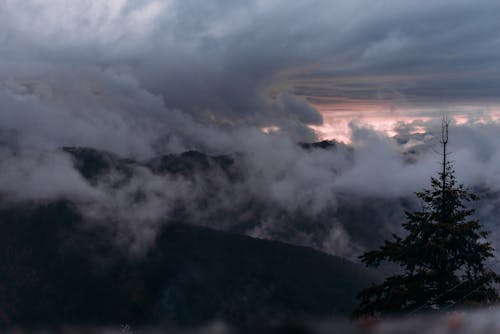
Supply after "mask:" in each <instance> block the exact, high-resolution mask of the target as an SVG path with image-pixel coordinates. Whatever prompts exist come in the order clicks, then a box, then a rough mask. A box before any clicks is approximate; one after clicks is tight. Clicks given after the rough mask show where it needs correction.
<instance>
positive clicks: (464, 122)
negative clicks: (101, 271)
mask: <svg viewBox="0 0 500 334" xmlns="http://www.w3.org/2000/svg"><path fill="white" fill-rule="evenodd" d="M499 72H500V2H497V1H485V0H477V1H474V2H471V1H465V0H455V1H451V0H446V1H445V0H435V1H410V0H406V1H387V0H381V1H376V2H375V1H368V0H364V1H361V0H345V1H343V0H338V1H330V0H294V1H288V0H286V1H285V0H253V1H235V0H213V1H195V0H163V1H158V0H134V1H132V0H130V1H127V0H110V1H100V0H81V1H70V0H51V1H42V0H23V1H18V0H0V157H1V159H0V170H1V171H2V173H0V196H4V197H7V198H10V199H12V200H27V199H28V200H48V199H57V198H61V197H65V198H66V197H71V198H72V199H74V200H75V201H78V202H79V203H80V204H81V208H82V210H86V212H87V213H88V214H89V216H92V217H94V216H95V215H97V214H98V213H104V214H105V215H108V214H112V213H114V214H117V215H119V217H120V219H122V220H123V221H124V223H123V224H122V225H123V226H122V227H123V229H124V230H123V231H122V232H123V234H126V233H129V234H130V233H132V234H134V235H135V236H136V237H137V236H141V235H142V236H144V238H145V239H147V240H152V239H154V231H155V230H156V229H157V228H158V226H159V225H158V224H157V221H158V220H160V219H161V217H163V216H165V215H168V209H169V208H171V206H172V205H173V204H172V203H176V201H179V200H181V201H185V202H186V203H187V202H192V201H193V197H192V196H195V197H196V196H199V197H200V198H202V197H203V196H204V194H205V193H204V191H205V189H206V188H207V184H206V183H205V182H206V180H202V179H200V178H197V179H195V180H194V181H193V180H183V179H161V180H160V179H158V177H157V176H155V175H150V174H148V172H147V171H144V170H142V169H138V170H137V171H136V173H135V174H134V175H135V176H136V178H135V179H134V181H133V182H131V183H130V184H128V185H127V186H126V187H125V188H124V189H121V190H120V192H117V191H118V190H116V189H111V188H110V187H109V185H108V184H106V182H103V183H102V184H97V185H93V184H89V183H88V182H86V181H85V180H83V179H82V178H81V176H80V175H79V174H78V173H77V172H76V171H75V169H74V168H73V165H72V162H71V160H70V159H69V157H68V156H67V155H65V154H62V153H61V152H60V151H58V150H59V148H60V147H62V146H81V147H91V148H95V149H99V150H105V151H108V152H112V153H113V154H116V155H118V156H121V157H127V158H133V159H136V160H138V161H146V160H147V159H150V158H152V157H155V156H158V155H162V154H169V153H181V152H184V151H186V150H199V151H202V152H205V153H208V154H212V155H216V154H235V153H238V154H239V153H241V154H243V156H244V158H243V159H242V166H241V170H242V171H244V173H245V182H244V183H242V184H239V185H238V186H237V187H236V188H234V187H233V186H234V185H228V184H225V182H226V181H223V180H219V179H218V176H217V175H215V176H213V177H214V180H218V181H217V182H219V181H220V184H219V186H220V189H224V191H221V192H220V196H221V198H219V203H218V204H217V205H216V206H215V207H213V208H211V210H212V211H213V212H216V211H217V210H225V209H227V208H231V207H237V206H235V205H236V204H238V203H239V204H241V203H245V201H246V200H248V198H247V197H245V196H250V197H252V196H253V198H258V199H259V200H260V201H261V202H262V203H267V204H266V205H268V206H269V207H268V208H267V209H266V210H267V211H266V210H264V211H263V213H262V216H261V217H260V218H259V220H257V222H256V225H254V226H251V227H248V229H247V230H245V231H244V233H246V234H249V235H252V236H257V237H266V238H271V239H272V238H277V239H280V238H281V239H280V240H284V241H290V242H294V243H298V244H304V245H312V246H314V247H315V248H318V249H321V250H324V251H326V252H329V253H332V254H340V255H346V254H347V255H346V256H352V255H353V254H355V252H356V250H359V249H361V248H362V247H363V245H362V242H361V241H359V240H358V241H359V242H358V241H356V240H355V239H356V235H355V233H353V232H352V231H353V230H356V231H357V232H356V233H359V232H360V229H361V228H360V227H359V226H364V228H366V226H368V225H369V224H372V225H373V226H372V225H370V227H368V228H367V230H370V229H372V230H374V231H375V230H376V231H380V234H381V235H384V233H385V234H388V233H389V232H393V231H397V229H398V226H399V225H400V223H401V221H400V220H401V219H402V217H403V213H404V210H405V209H407V208H408V207H409V206H408V205H409V204H408V202H407V201H406V200H405V201H403V200H402V199H403V198H410V197H411V196H412V194H413V192H415V191H418V190H421V189H422V187H424V186H425V185H426V184H427V183H428V180H429V178H430V177H431V176H432V175H433V174H434V173H435V172H436V171H437V170H438V164H437V163H436V157H437V156H436V154H435V153H434V151H436V150H439V143H438V141H439V138H438V137H436V134H438V135H439V133H440V132H439V131H440V130H439V129H440V128H439V127H440V120H441V118H442V117H443V116H445V115H446V116H448V117H449V118H450V119H451V120H452V126H451V128H450V134H451V140H450V146H451V149H452V151H453V160H454V163H455V166H456V171H457V175H458V177H459V180H461V181H463V182H464V183H465V184H466V185H467V186H471V187H479V188H478V189H483V190H484V189H486V192H487V194H488V196H489V197H488V198H489V200H490V201H489V202H485V203H484V205H482V206H481V207H480V210H479V211H480V213H481V217H482V218H484V219H485V220H486V222H487V225H488V226H490V227H496V222H495V221H494V219H493V217H495V216H497V212H496V210H497V209H496V207H500V206H499V205H497V204H496V203H498V202H500V199H498V196H496V195H492V194H497V193H500V170H499V168H498V166H499V165H500V144H499V143H500V138H499V137H500V135H499V134H500V99H499V94H498V93H499V91H500V73H499ZM323 139H334V140H337V141H342V142H344V143H346V144H348V145H349V146H342V145H341V146H339V149H338V150H337V151H336V152H335V153H332V152H331V151H325V152H314V153H311V152H304V151H303V150H301V149H299V148H298V147H297V145H296V144H297V142H313V141H318V140H323ZM351 149H353V150H351ZM214 182H215V181H214ZM138 189H140V190H141V191H145V192H147V193H148V194H150V196H147V198H150V199H151V201H146V202H145V203H143V206H140V207H135V209H134V213H133V215H132V214H130V212H129V208H130V205H131V199H132V198H134V194H135V193H136V191H137V190H138ZM375 199H376V200H375ZM236 202H237V203H236ZM235 203H236V204H235ZM374 203H376V204H374ZM380 203H382V204H380ZM411 203H413V204H415V203H414V202H411V201H410V204H411ZM413 204H412V205H413ZM370 205H371V209H367V207H370ZM410 206H411V205H410ZM382 207H384V208H385V209H387V210H385V211H382V210H381V209H380V208H382ZM197 210H198V211H197ZM200 210H202V209H200V208H194V209H193V210H192V211H193V212H197V213H199V216H202V218H200V219H201V220H205V221H209V220H210V219H209V218H207V217H210V214H209V212H199V211H200ZM349 210H350V211H349ZM377 210H378V211H377ZM212 211H210V212H212ZM299 211H300V212H301V214H303V215H306V216H308V217H312V218H313V220H315V221H316V222H317V223H318V224H319V223H320V222H321V224H323V225H321V228H319V229H316V230H315V232H314V231H311V229H309V228H304V227H303V226H299V225H297V226H292V225H293V224H291V223H289V222H287V219H288V218H289V217H291V216H292V217H294V215H296V214H297V212H299ZM359 212H361V213H362V214H360V213H359ZM283 213H286V214H283ZM365 213H366V215H367V214H368V213H370V215H371V219H370V221H369V222H364V221H365V220H367V219H368V218H367V216H366V215H365ZM244 214H245V212H241V215H244ZM356 215H359V217H357V218H356ZM127 217H128V218H130V219H129V220H130V221H132V220H133V221H139V222H141V223H140V224H139V225H131V223H130V221H128V220H127V219H126V218H127ZM203 217H205V218H203ZM280 217H281V218H280ZM283 217H285V218H286V219H285V218H283ZM325 217H327V218H328V219H326V218H325ZM346 217H350V218H349V219H350V220H349V219H347V218H346ZM353 217H354V218H353ZM231 218H234V220H235V221H237V220H238V219H239V218H238V217H231ZM242 219H243V218H242ZM353 221H356V224H357V225H356V226H357V227H356V228H354V227H353V224H354V223H353ZM141 224H142V225H141ZM235 224H236V223H235ZM325 224H326V225H325ZM363 224H365V225H366V226H365V225H363ZM229 225H230V223H229V222H228V221H225V222H221V223H220V226H217V227H219V228H227V227H228V226H229ZM120 228H121V227H120ZM325 230H326V233H325ZM284 231H288V232H287V233H288V234H286V233H285V232H284ZM377 233H378V232H377ZM285 234H286V235H287V236H286V237H283V235H285ZM137 238H139V239H140V237H137ZM498 240H500V239H498ZM139 244H140V242H139ZM498 244H499V245H500V241H498ZM339 245H340V246H339ZM138 248H141V247H140V246H138Z"/></svg>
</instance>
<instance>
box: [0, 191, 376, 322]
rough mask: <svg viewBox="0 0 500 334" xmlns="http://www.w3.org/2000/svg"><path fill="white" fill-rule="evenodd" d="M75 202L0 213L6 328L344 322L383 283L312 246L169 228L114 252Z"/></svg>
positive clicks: (0, 314) (0, 303)
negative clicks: (365, 292)
mask: <svg viewBox="0 0 500 334" xmlns="http://www.w3.org/2000/svg"><path fill="white" fill-rule="evenodd" d="M105 235H106V234H103V233H102V231H100V230H99V229H98V228H95V227H93V228H90V227H89V226H88V225H87V224H86V223H85V220H84V217H83V216H82V215H81V214H79V212H78V210H77V208H76V206H75V205H74V204H72V203H71V202H69V201H65V200H62V201H54V202H50V203H23V204H16V205H13V204H10V205H6V204H4V205H3V206H2V208H1V209H0V276H1V277H0V323H3V324H4V325H13V324H22V325H47V324H60V323H72V324H109V323H117V324H118V323H127V324H134V325H136V324H148V323H163V322H167V323H173V324H177V325H196V324H200V323H203V322H206V321H210V320H213V319H223V320H225V321H227V322H229V323H231V324H234V325H236V326H243V327H244V326H246V325H248V324H249V323H250V322H252V321H255V320H256V319H264V318H268V317H273V318H276V317H285V318H286V317H295V316H299V315H334V314H337V315H347V314H348V313H349V312H350V311H351V309H352V307H353V306H354V305H353V303H354V296H355V293H356V292H357V291H358V290H359V289H360V288H362V287H365V286H366V285H367V284H369V283H370V282H372V281H374V280H376V277H375V276H373V274H371V273H370V272H368V271H366V270H364V269H363V268H361V267H360V266H358V265H357V264H354V263H351V262H348V261H346V260H344V259H341V258H338V257H334V256H330V255H326V254H324V253H320V252H318V251H314V250H312V249H308V248H305V247H297V246H292V245H288V244H284V243H280V242H276V241H268V240H259V239H254V238H250V237H246V236H241V235H236V234H231V233H225V232H220V231H214V230H210V229H207V228H203V227H195V226H190V225H185V224H168V225H165V227H164V228H163V229H162V230H161V232H160V233H159V234H158V237H157V238H156V241H155V243H154V245H153V246H152V247H151V248H150V249H149V251H148V252H147V253H146V254H144V255H142V256H131V255H130V254H128V253H127V252H123V251H122V250H120V249H117V248H116V246H115V245H112V244H111V243H110V242H109V240H108V239H106V238H105V237H104V236H105Z"/></svg>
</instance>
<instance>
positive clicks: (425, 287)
mask: <svg viewBox="0 0 500 334" xmlns="http://www.w3.org/2000/svg"><path fill="white" fill-rule="evenodd" d="M448 126H449V122H448V121H447V120H443V125H442V141H441V144H442V147H443V153H442V156H443V161H442V171H441V172H440V173H439V177H438V178H435V177H432V178H431V187H430V189H426V190H423V191H422V192H417V193H416V195H417V197H418V198H419V199H420V200H421V201H422V202H423V208H422V210H421V211H415V212H406V217H407V221H406V222H405V223H404V224H403V227H404V229H405V230H406V231H407V235H406V237H404V238H402V237H400V236H398V235H396V234H393V240H391V241H388V240H386V241H385V243H384V245H383V246H382V247H380V248H379V249H378V250H374V251H368V252H366V253H364V254H362V255H361V256H360V259H361V261H362V262H363V263H365V264H366V265H367V266H372V267H377V266H379V265H380V264H381V262H382V261H389V262H393V263H396V264H398V265H400V266H401V269H402V270H401V273H400V274H397V275H394V276H391V277H388V278H387V279H386V280H385V281H384V282H382V283H381V284H379V285H374V286H372V287H369V288H367V289H365V290H363V291H361V292H360V293H359V294H358V300H359V305H358V307H357V309H356V310H355V311H354V313H353V315H354V316H362V315H373V314H379V315H387V314H408V313H413V312H416V311H424V310H430V309H451V308H454V307H458V306H464V305H485V304H486V305H487V304H492V303H496V302H498V301H499V295H498V292H497V290H496V289H495V287H494V284H495V283H498V282H500V276H499V275H497V274H496V273H495V272H494V271H493V270H492V269H491V264H492V263H491V262H492V261H491V258H494V254H493V251H494V249H493V247H492V246H491V244H490V243H489V242H488V241H487V240H486V238H487V236H488V234H489V232H486V231H484V230H483V228H482V226H481V224H480V222H479V221H478V220H477V219H474V218H472V217H471V216H473V214H474V210H473V209H470V208H468V207H467V206H466V204H467V203H468V202H471V201H475V200H478V197H477V196H476V195H474V194H473V193H471V192H469V191H468V189H466V188H465V187H464V185H462V184H457V181H456V179H455V175H454V170H453V166H452V164H451V162H450V161H448V160H447V157H448V152H447V151H446V150H447V144H448ZM487 262H490V265H488V264H487Z"/></svg>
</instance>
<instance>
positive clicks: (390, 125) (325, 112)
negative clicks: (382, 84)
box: [310, 100, 500, 144]
mask: <svg viewBox="0 0 500 334" xmlns="http://www.w3.org/2000/svg"><path fill="white" fill-rule="evenodd" d="M310 103H311V105H312V106H313V107H314V108H316V110H318V112H319V113H321V115H322V116H323V120H324V122H323V124H322V125H319V126H311V128H312V129H314V130H315V131H316V133H317V134H318V137H319V139H320V140H327V139H330V140H331V139H333V140H337V141H341V142H344V143H347V144H350V143H351V142H352V140H351V137H352V133H351V126H350V124H351V123H352V122H354V123H355V124H357V125H359V126H366V127H369V128H372V129H374V130H375V131H378V132H381V133H384V134H386V135H387V136H389V137H392V136H395V135H396V134H397V133H396V131H394V129H395V128H396V126H397V125H398V123H410V122H414V121H422V122H428V121H430V120H432V118H433V117H431V116H428V115H429V114H430V111H431V110H433V109H425V108H424V109H423V111H425V112H423V113H422V112H420V114H421V115H419V112H416V111H417V109H416V108H406V109H405V108H396V107H395V106H394V105H392V104H390V103H388V102H384V101H353V100H344V101H339V100H337V101H336V102H333V103H332V102H329V101H328V100H319V101H318V100H315V101H314V100H313V101H310ZM456 110H460V111H455V112H453V114H452V116H451V117H452V118H453V119H454V120H455V122H456V125H458V126H460V125H465V124H468V123H474V124H484V123H487V122H491V121H493V122H500V107H497V106H489V107H481V108H479V107H477V106H462V107H457V108H456ZM436 113H437V112H436ZM423 115H425V116H423ZM438 116H439V115H438V114H436V117H438ZM423 132H425V127H424V126H417V127H416V129H415V130H414V131H413V133H423Z"/></svg>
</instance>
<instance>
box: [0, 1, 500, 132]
mask: <svg viewBox="0 0 500 334" xmlns="http://www.w3.org/2000/svg"><path fill="white" fill-rule="evenodd" d="M498 12H500V5H499V4H497V3H495V2H491V1H478V2H474V4H471V3H470V1H453V2H450V1H433V2H432V3H422V2H418V1H404V2H394V1H379V2H376V3H373V2H366V1H340V2H331V1H321V0H315V1H302V0H300V1H294V2H293V3H291V2H289V1H279V0H278V1H253V2H239V1H224V0H219V1H211V2H200V1H193V0H185V1H174V0H172V1H153V0H150V1H147V0H144V1H138V2H136V1H134V2H130V1H123V0H115V1H109V2H106V3H102V2H98V1H83V2H68V1H62V0H56V1H52V2H50V3H49V4H45V3H44V4H42V3H39V2H37V1H23V2H22V3H19V2H15V1H4V2H3V3H2V4H0V15H2V20H1V22H2V23H0V25H1V28H2V29H0V30H1V31H2V32H1V33H0V41H1V43H2V48H1V51H0V53H1V54H2V55H3V59H5V60H4V61H3V62H2V63H3V64H2V65H3V66H10V64H11V63H21V64H22V65H26V64H30V65H33V64H34V63H37V64H38V63H55V64H66V65H68V66H72V67H78V66H89V65H92V66H101V67H103V68H106V67H109V66H111V65H113V66H116V65H117V64H121V65H122V66H127V67H128V68H129V70H130V73H131V75H133V76H134V77H136V78H137V80H138V81H139V83H140V85H141V86H142V87H143V88H144V89H145V90H147V91H149V92H150V93H152V94H155V95H157V96H160V97H161V98H162V99H163V100H164V102H165V105H166V107H168V108H171V109H179V110H181V111H182V112H185V113H188V114H189V115H190V117H193V118H194V119H196V120H200V121H202V122H204V123H207V122H211V123H214V124H215V125H217V126H222V127H235V126H236V127H237V126H241V125H245V126H246V125H252V126H253V125H255V126H259V127H264V126H272V125H274V126H280V127H282V128H283V129H284V130H285V131H287V132H289V133H290V134H292V135H293V136H295V138H296V139H309V140H310V139H312V138H313V134H312V132H311V131H308V130H307V125H309V124H318V123H319V122H321V116H320V115H319V114H318V113H317V112H316V113H315V112H314V111H313V110H309V111H308V116H307V117H304V114H303V112H304V108H303V107H301V106H300V105H299V106H298V108H295V107H296V106H297V105H298V104H300V103H299V102H292V103H287V106H286V107H287V108H286V110H285V111H284V110H283V109H282V108H279V107H276V104H275V103H272V101H270V99H269V96H270V95H271V94H272V91H273V89H275V90H278V92H277V93H279V90H280V87H281V86H280V83H281V82H283V81H286V80H287V79H288V77H289V75H293V76H294V77H295V78H297V77H301V78H309V79H310V78H318V77H321V78H325V77H326V78H330V79H331V80H332V85H331V86H330V87H328V88H326V91H329V92H330V93H329V95H331V96H339V95H340V96H344V97H345V96H348V97H353V98H357V99H383V100H384V99H389V100H391V99H396V98H399V99H400V101H406V102H421V103H422V102H424V103H442V102H443V101H446V102H454V101H457V100H460V101H462V100H464V99H467V100H475V101H478V100H481V101H484V100H488V99H489V100H496V97H497V91H498V88H499V87H500V85H499V79H498V78H499V77H500V76H499V75H498V74H499V73H498V71H499V70H498V68H499V66H498V65H499V62H500V60H499V59H500V36H499V35H498V33H497V31H499V30H500V29H499V28H500V26H499V25H500V23H499V22H500V20H499V19H498V14H497V13H498ZM14 76H15V75H14ZM367 77H370V79H367ZM343 78H344V79H345V78H351V79H353V80H354V81H356V83H357V86H358V87H355V86H345V85H342V83H341V82H339V79H343ZM317 88H318V87H317ZM360 88H362V89H360ZM318 89H319V88H318ZM386 92H390V93H389V94H387V93H386ZM299 93H300V91H299ZM310 93H313V95H314V91H313V92H310ZM293 98H294V97H293V96H289V97H288V99H293Z"/></svg>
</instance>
